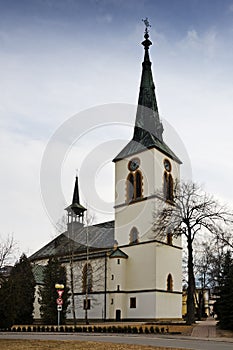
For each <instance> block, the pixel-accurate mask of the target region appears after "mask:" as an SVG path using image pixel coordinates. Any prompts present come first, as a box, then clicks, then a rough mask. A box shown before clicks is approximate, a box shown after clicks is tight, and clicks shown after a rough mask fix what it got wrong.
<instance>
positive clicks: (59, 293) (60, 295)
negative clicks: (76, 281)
mask: <svg viewBox="0 0 233 350" xmlns="http://www.w3.org/2000/svg"><path fill="white" fill-rule="evenodd" d="M57 293H58V295H59V298H61V297H62V294H63V293H64V290H61V289H58V290H57Z"/></svg>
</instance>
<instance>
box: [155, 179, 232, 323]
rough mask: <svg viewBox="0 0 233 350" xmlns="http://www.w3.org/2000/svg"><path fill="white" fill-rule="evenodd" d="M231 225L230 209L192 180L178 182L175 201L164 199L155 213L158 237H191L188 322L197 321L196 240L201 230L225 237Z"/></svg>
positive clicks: (188, 240)
mask: <svg viewBox="0 0 233 350" xmlns="http://www.w3.org/2000/svg"><path fill="white" fill-rule="evenodd" d="M229 224H232V214H231V213H230V211H229V209H228V208H227V207H226V206H223V205H220V204H219V203H218V202H217V201H216V200H215V199H214V198H213V197H212V196H210V195H208V194H206V193H205V192H204V191H203V190H202V188H201V187H200V186H198V185H197V184H195V183H192V182H182V183H180V184H177V185H176V188H175V191H174V203H171V202H170V203H167V202H164V205H163V206H161V203H160V205H159V206H158V208H157V210H156V212H155V215H154V233H155V235H156V236H157V237H158V236H163V235H164V234H167V233H171V234H173V235H174V236H176V237H177V236H181V235H182V236H184V237H185V238H186V240H187V251H188V262H187V267H188V268H187V270H188V289H187V319H186V322H187V324H192V323H194V322H195V302H194V293H195V277H194V264H193V242H194V240H195V239H196V237H197V235H198V234H200V233H201V232H202V233H204V232H209V233H212V234H215V235H219V232H221V233H222V239H223V238H224V237H225V236H224V232H229V228H228V227H227V225H229ZM223 225H224V226H223Z"/></svg>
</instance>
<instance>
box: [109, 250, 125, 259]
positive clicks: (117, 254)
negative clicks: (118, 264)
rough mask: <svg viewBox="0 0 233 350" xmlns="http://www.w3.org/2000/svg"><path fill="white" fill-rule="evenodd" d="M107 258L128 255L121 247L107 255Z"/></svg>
mask: <svg viewBox="0 0 233 350" xmlns="http://www.w3.org/2000/svg"><path fill="white" fill-rule="evenodd" d="M109 258H124V259H128V255H127V254H126V253H124V252H123V251H122V250H121V249H119V248H117V249H115V250H113V252H112V253H111V254H110V255H109Z"/></svg>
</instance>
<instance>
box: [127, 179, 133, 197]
mask: <svg viewBox="0 0 233 350" xmlns="http://www.w3.org/2000/svg"><path fill="white" fill-rule="evenodd" d="M127 199H128V201H131V200H133V199H134V175H133V174H132V173H130V174H129V175H128V178H127Z"/></svg>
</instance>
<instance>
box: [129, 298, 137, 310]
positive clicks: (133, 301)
mask: <svg viewBox="0 0 233 350" xmlns="http://www.w3.org/2000/svg"><path fill="white" fill-rule="evenodd" d="M129 304H130V306H129V307H130V309H136V298H130V299H129Z"/></svg>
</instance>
